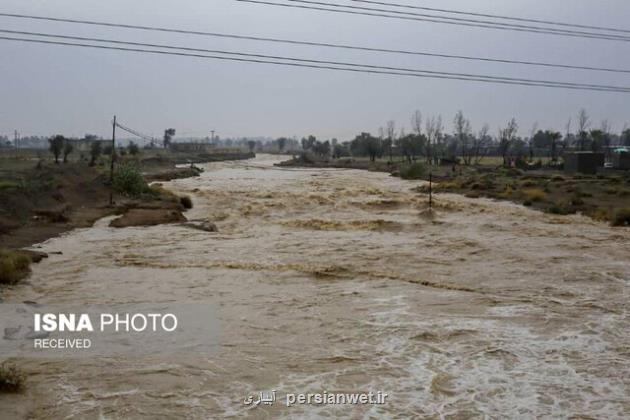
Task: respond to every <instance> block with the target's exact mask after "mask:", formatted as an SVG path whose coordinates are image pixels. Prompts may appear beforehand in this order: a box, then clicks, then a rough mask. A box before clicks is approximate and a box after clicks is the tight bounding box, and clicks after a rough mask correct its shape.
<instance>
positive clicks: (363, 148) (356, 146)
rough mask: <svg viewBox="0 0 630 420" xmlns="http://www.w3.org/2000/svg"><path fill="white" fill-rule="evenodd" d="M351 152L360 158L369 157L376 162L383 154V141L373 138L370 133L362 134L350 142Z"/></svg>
mask: <svg viewBox="0 0 630 420" xmlns="http://www.w3.org/2000/svg"><path fill="white" fill-rule="evenodd" d="M350 150H351V151H352V153H353V154H355V155H359V156H369V157H370V160H371V161H372V162H374V161H375V160H376V157H377V156H378V155H380V154H381V153H382V144H381V139H379V138H377V137H374V136H372V135H371V134H370V133H361V134H359V135H358V136H356V137H355V138H354V140H352V141H351V142H350Z"/></svg>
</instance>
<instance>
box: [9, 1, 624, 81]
mask: <svg viewBox="0 0 630 420" xmlns="http://www.w3.org/2000/svg"><path fill="white" fill-rule="evenodd" d="M0 17H10V18H21V19H34V20H45V21H53V22H62V23H73V24H83V25H93V26H105V27H115V28H125V29H135V30H143V31H157V32H170V33H178V34H187V35H197V36H209V37H217V38H230V39H241V40H249V41H260V42H274V43H282V44H290V45H305V46H315V47H326V48H339V49H347V50H357V51H370V52H381V53H391V54H404V55H420V56H427V57H438V58H449V59H457V60H470V61H484V62H492V63H503V64H519V65H529V66H541V67H552V68H564V69H574V70H588V71H602V72H612V73H630V69H618V68H608V67H593V66H584V65H573V64H562V63H549V62H540V61H526V60H510V59H502V58H491V57H474V56H466V55H455V54H441V53H432V52H425V51H410V50H400V49H388V48H375V47H366V46H358V45H348V44H336V43H327V42H313V41H298V40H292V39H284V38H268V37H259V36H248V35H236V34H225V33H218V32H205V31H193V30H186V29H176V28H165V27H157V26H143V25H130V24H121V23H112V22H98V21H90V20H77V19H65V18H54V17H47V16H33V15H19V14H11V13H0Z"/></svg>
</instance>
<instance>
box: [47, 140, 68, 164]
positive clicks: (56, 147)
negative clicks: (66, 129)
mask: <svg viewBox="0 0 630 420" xmlns="http://www.w3.org/2000/svg"><path fill="white" fill-rule="evenodd" d="M65 142H66V139H65V137H64V136H60V135H57V136H54V137H51V138H50V139H48V143H49V145H50V152H51V153H52V154H53V155H54V156H55V163H59V156H60V155H61V152H62V150H63V147H64V144H65Z"/></svg>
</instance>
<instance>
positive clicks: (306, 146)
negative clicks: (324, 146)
mask: <svg viewBox="0 0 630 420" xmlns="http://www.w3.org/2000/svg"><path fill="white" fill-rule="evenodd" d="M301 143H302V150H304V151H305V152H306V151H308V150H311V149H312V148H313V146H315V143H317V138H315V136H313V135H311V136H308V137H306V138H302V142H301Z"/></svg>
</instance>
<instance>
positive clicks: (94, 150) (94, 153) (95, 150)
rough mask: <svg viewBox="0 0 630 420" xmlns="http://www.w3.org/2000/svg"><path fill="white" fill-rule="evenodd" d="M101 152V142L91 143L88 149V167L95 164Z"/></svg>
mask: <svg viewBox="0 0 630 420" xmlns="http://www.w3.org/2000/svg"><path fill="white" fill-rule="evenodd" d="M101 152H102V149H101V142H100V141H94V142H92V146H91V147H90V166H94V165H95V164H96V159H98V157H99V156H100V155H101Z"/></svg>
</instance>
